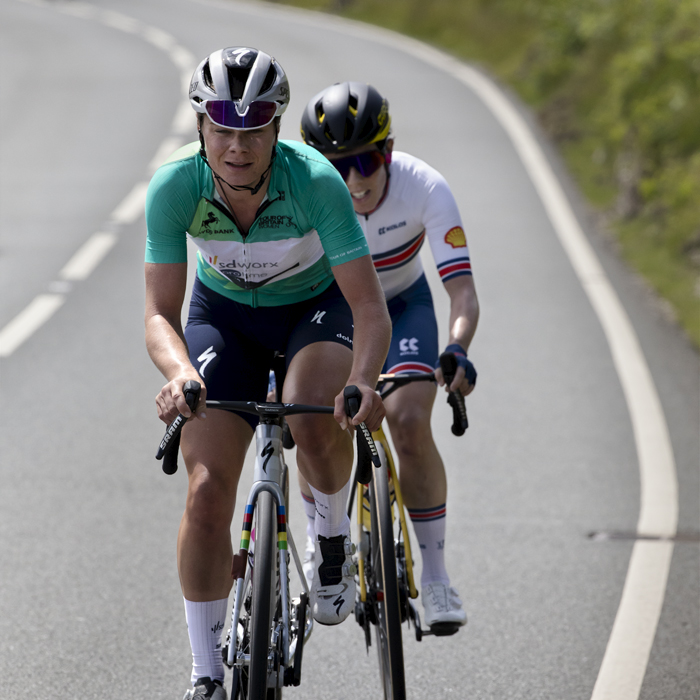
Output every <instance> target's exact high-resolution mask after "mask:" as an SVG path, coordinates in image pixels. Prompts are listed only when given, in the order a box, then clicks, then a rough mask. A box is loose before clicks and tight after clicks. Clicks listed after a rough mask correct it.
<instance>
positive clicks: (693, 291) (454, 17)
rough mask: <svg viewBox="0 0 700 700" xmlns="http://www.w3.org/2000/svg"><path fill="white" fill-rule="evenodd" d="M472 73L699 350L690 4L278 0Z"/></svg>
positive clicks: (696, 111)
mask: <svg viewBox="0 0 700 700" xmlns="http://www.w3.org/2000/svg"><path fill="white" fill-rule="evenodd" d="M284 1H285V2H286V3H287V4H292V5H297V6H301V7H306V8H312V9H317V10H323V11H327V12H334V13H337V14H340V15H344V16H347V17H351V18H355V19H360V20H363V21H366V22H372V23H374V24H378V25H381V26H385V27H388V28H390V29H394V30H396V31H399V32H402V33H404V34H409V35H412V36H415V37H417V38H419V39H422V40H424V41H426V42H429V43H432V44H434V45H436V46H440V47H442V48H443V49H446V50H447V51H449V52H451V53H453V54H455V55H458V56H460V57H463V58H465V59H468V60H470V61H472V62H476V63H479V64H481V65H483V66H484V67H485V68H487V70H488V71H489V72H491V73H492V74H494V75H495V76H497V77H498V78H499V79H500V80H502V81H503V82H504V83H506V84H508V85H509V86H511V87H512V88H513V89H515V90H516V91H517V92H518V94H519V95H520V96H521V97H522V98H523V99H524V100H525V101H526V102H527V103H528V104H530V105H531V106H532V107H533V108H534V109H535V110H536V112H537V114H538V115H539V117H540V121H541V123H542V125H543V127H544V129H545V130H546V131H547V133H548V134H549V135H550V136H551V138H552V139H553V140H554V141H555V142H556V143H557V144H558V146H559V147H560V150H561V152H562V153H563V155H564V157H565V159H566V161H567V163H568V165H569V168H570V170H571V172H572V173H573V175H574V177H575V178H576V179H577V181H578V183H579V185H580V187H581V189H582V190H583V192H584V193H585V195H586V197H587V198H588V200H589V202H590V203H591V205H592V206H593V207H594V208H595V209H596V210H597V211H598V212H599V214H600V219H601V223H602V226H603V228H604V229H605V230H607V231H609V232H610V233H611V235H612V236H613V237H614V240H615V241H616V242H617V244H618V246H619V250H620V252H621V253H622V255H623V256H624V258H625V259H626V260H627V261H628V262H629V263H630V264H631V265H632V266H633V267H635V268H636V269H637V270H638V271H639V272H640V273H641V274H642V275H643V276H644V277H645V278H646V279H647V280H648V282H649V283H650V284H651V285H652V286H653V287H654V288H655V289H656V290H657V292H658V293H659V294H660V295H661V296H662V297H663V298H665V299H667V300H668V301H669V302H670V306H671V307H672V308H673V310H674V313H675V315H676V317H677V319H678V320H679V322H680V323H681V324H682V325H683V327H684V328H685V329H686V331H687V333H688V335H689V336H690V337H691V339H692V340H693V342H694V343H695V344H696V346H698V347H700V0H576V2H573V1H572V0H284Z"/></svg>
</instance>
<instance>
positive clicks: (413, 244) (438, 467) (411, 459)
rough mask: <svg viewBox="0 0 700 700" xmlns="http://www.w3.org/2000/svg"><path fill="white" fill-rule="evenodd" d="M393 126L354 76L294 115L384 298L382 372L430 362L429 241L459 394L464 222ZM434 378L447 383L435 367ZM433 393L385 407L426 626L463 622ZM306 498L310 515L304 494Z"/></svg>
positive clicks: (434, 346) (467, 283)
mask: <svg viewBox="0 0 700 700" xmlns="http://www.w3.org/2000/svg"><path fill="white" fill-rule="evenodd" d="M390 128H391V118H390V116H389V106H388V103H387V101H386V100H385V99H384V98H383V97H382V96H381V95H380V94H379V92H377V90H376V89H374V88H373V87H371V86H370V85H366V84H364V83H355V82H349V83H340V84H335V85H332V86H331V87H328V88H326V89H325V90H323V91H322V92H320V93H319V94H318V95H316V96H315V97H314V98H313V99H311V100H310V101H309V103H308V104H307V106H306V109H305V111H304V114H303V116H302V122H301V133H302V137H303V139H304V141H305V143H307V144H309V145H310V146H313V147H314V148H316V149H317V150H318V151H320V152H321V153H323V154H324V155H325V156H326V157H327V158H328V159H329V160H330V161H331V163H333V165H334V166H335V167H336V168H337V169H338V171H339V172H340V174H341V175H342V177H343V179H344V180H345V184H346V185H347V187H348V190H349V191H350V194H351V196H352V201H353V206H354V209H355V213H356V214H357V218H358V221H359V223H360V225H361V226H362V228H363V231H364V233H365V237H366V239H367V242H368V244H369V249H370V253H371V254H372V259H373V261H374V265H375V267H376V269H377V272H378V274H379V281H380V283H381V285H382V288H383V290H384V293H385V295H386V299H387V304H388V307H389V313H390V314H391V318H392V325H393V334H392V341H391V347H390V350H389V355H388V358H387V362H386V364H385V367H384V371H386V372H394V373H398V372H412V371H431V370H432V369H433V368H434V367H437V358H438V354H439V352H438V337H437V324H436V321H435V312H434V309H433V302H432V297H431V294H430V289H429V287H428V284H427V281H426V279H425V276H424V272H423V267H422V263H421V260H420V257H419V255H418V253H419V251H420V249H421V246H422V245H423V243H424V241H425V240H426V239H427V241H428V243H429V245H430V248H431V251H432V254H433V259H434V261H435V264H436V266H437V269H438V272H439V274H440V277H441V279H442V282H443V284H444V286H445V290H446V291H447V294H448V295H449V298H450V326H449V340H448V344H447V348H446V349H447V350H448V351H450V352H454V353H455V355H456V356H457V359H458V362H459V369H458V371H457V374H456V376H455V379H454V381H453V382H452V385H451V386H450V387H449V388H450V389H451V390H453V391H460V392H461V393H462V394H463V395H465V396H466V395H467V394H469V393H470V392H471V391H472V390H473V389H474V384H475V382H476V371H475V370H474V366H473V365H472V363H471V362H470V361H469V360H468V359H467V349H468V348H469V344H470V342H471V340H472V337H473V336H474V331H475V330H476V325H477V321H478V318H479V304H478V300H477V295H476V290H475V287H474V278H473V276H472V272H471V261H470V257H469V249H468V247H467V240H466V237H465V234H464V229H463V227H462V221H461V218H460V215H459V211H458V209H457V205H456V203H455V200H454V197H453V195H452V192H451V191H450V188H449V186H448V184H447V182H446V181H445V179H444V178H443V177H442V176H441V175H440V173H438V172H437V171H436V170H434V169H433V168H431V167H430V166H429V165H427V164H426V163H424V162H423V161H421V160H419V159H418V158H414V157H413V156H411V155H409V154H407V153H397V152H395V151H394V150H393V146H394V140H393V138H392V135H391V131H390ZM436 378H437V381H438V383H439V384H440V385H444V381H443V378H442V374H441V371H440V369H439V368H438V369H437V370H436ZM446 388H447V387H446ZM435 396H436V388H435V386H434V385H432V384H427V383H424V382H421V383H414V384H409V385H407V386H405V387H402V388H401V389H399V390H398V391H396V392H395V393H394V394H393V395H391V396H389V397H388V398H387V400H386V401H385V406H386V413H387V421H388V423H389V429H390V431H391V434H392V437H393V439H394V444H395V446H396V449H397V452H398V458H399V471H400V479H401V491H402V493H403V496H404V501H405V503H406V506H407V508H408V511H409V515H410V517H411V520H412V522H413V526H414V530H415V533H416V537H417V539H418V542H419V544H420V549H421V555H422V560H423V569H422V574H421V588H422V591H421V599H422V602H423V606H424V609H425V621H426V624H427V625H428V626H432V625H434V624H436V623H445V622H452V623H458V624H462V625H463V624H465V623H466V614H465V612H464V610H463V609H462V603H461V601H460V600H459V597H458V594H457V591H456V590H455V588H454V587H452V586H451V585H450V579H449V576H448V574H447V570H446V567H445V549H444V547H445V522H446V500H447V479H446V475H445V468H444V465H443V462H442V459H441V457H440V454H439V452H438V450H437V447H436V446H435V442H434V440H433V436H432V432H431V429H430V414H431V411H432V407H433V403H434V400H435ZM302 494H303V485H302ZM303 495H304V500H305V503H306V507H307V514H308V515H309V516H310V517H311V515H312V511H311V500H310V499H309V495H308V494H303ZM307 551H309V553H311V552H310V550H307ZM307 575H313V567H307Z"/></svg>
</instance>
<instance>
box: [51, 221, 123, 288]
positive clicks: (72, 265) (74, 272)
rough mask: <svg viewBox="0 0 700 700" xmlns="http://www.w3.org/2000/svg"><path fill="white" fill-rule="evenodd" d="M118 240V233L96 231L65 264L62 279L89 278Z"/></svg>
mask: <svg viewBox="0 0 700 700" xmlns="http://www.w3.org/2000/svg"><path fill="white" fill-rule="evenodd" d="M116 242H117V234H116V233H109V232H107V231H100V232H98V233H94V234H93V235H92V236H90V238H88V239H87V241H85V243H83V245H82V246H81V247H80V248H78V250H77V251H76V253H75V255H73V257H72V258H71V259H70V260H69V261H68V262H67V263H66V264H65V265H64V267H63V269H62V270H61V272H60V273H59V276H60V277H61V279H64V280H68V281H70V282H78V281H82V280H85V279H87V278H88V277H89V276H90V274H91V273H92V271H93V270H94V269H95V268H96V267H97V266H98V265H99V264H100V263H101V262H102V258H104V257H105V255H107V253H109V251H110V250H112V247H113V246H114V244H115V243H116Z"/></svg>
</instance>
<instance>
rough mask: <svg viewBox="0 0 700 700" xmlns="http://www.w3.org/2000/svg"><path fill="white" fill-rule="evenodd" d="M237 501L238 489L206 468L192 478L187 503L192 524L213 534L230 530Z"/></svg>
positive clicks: (188, 515)
mask: <svg viewBox="0 0 700 700" xmlns="http://www.w3.org/2000/svg"><path fill="white" fill-rule="evenodd" d="M235 502H236V489H235V488H233V489H232V487H231V485H230V484H227V483H226V482H225V481H224V480H221V479H217V478H215V477H213V476H212V475H211V474H210V473H208V472H206V471H205V470H200V471H199V473H196V474H195V475H193V477H192V478H191V479H190V484H189V488H188V491H187V502H186V505H185V509H186V515H187V519H188V522H189V524H190V525H191V526H193V527H196V528H197V529H199V530H202V531H206V532H209V533H211V534H214V533H218V532H220V531H222V530H226V531H227V530H228V529H229V528H230V526H231V519H232V517H233V507H234V504H235Z"/></svg>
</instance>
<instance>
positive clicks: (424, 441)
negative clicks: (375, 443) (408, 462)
mask: <svg viewBox="0 0 700 700" xmlns="http://www.w3.org/2000/svg"><path fill="white" fill-rule="evenodd" d="M387 418H388V420H389V428H390V430H391V436H392V438H393V441H394V444H395V446H396V450H397V451H398V452H399V454H400V455H401V454H405V455H418V454H420V453H422V452H424V451H425V450H426V449H427V447H428V446H429V445H430V444H431V443H432V441H433V435H432V431H431V429H430V413H429V412H426V411H424V410H423V409H422V408H421V407H415V406H411V405H407V406H402V407H401V408H400V409H399V410H397V411H395V412H394V413H393V414H391V415H389V416H387Z"/></svg>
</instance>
